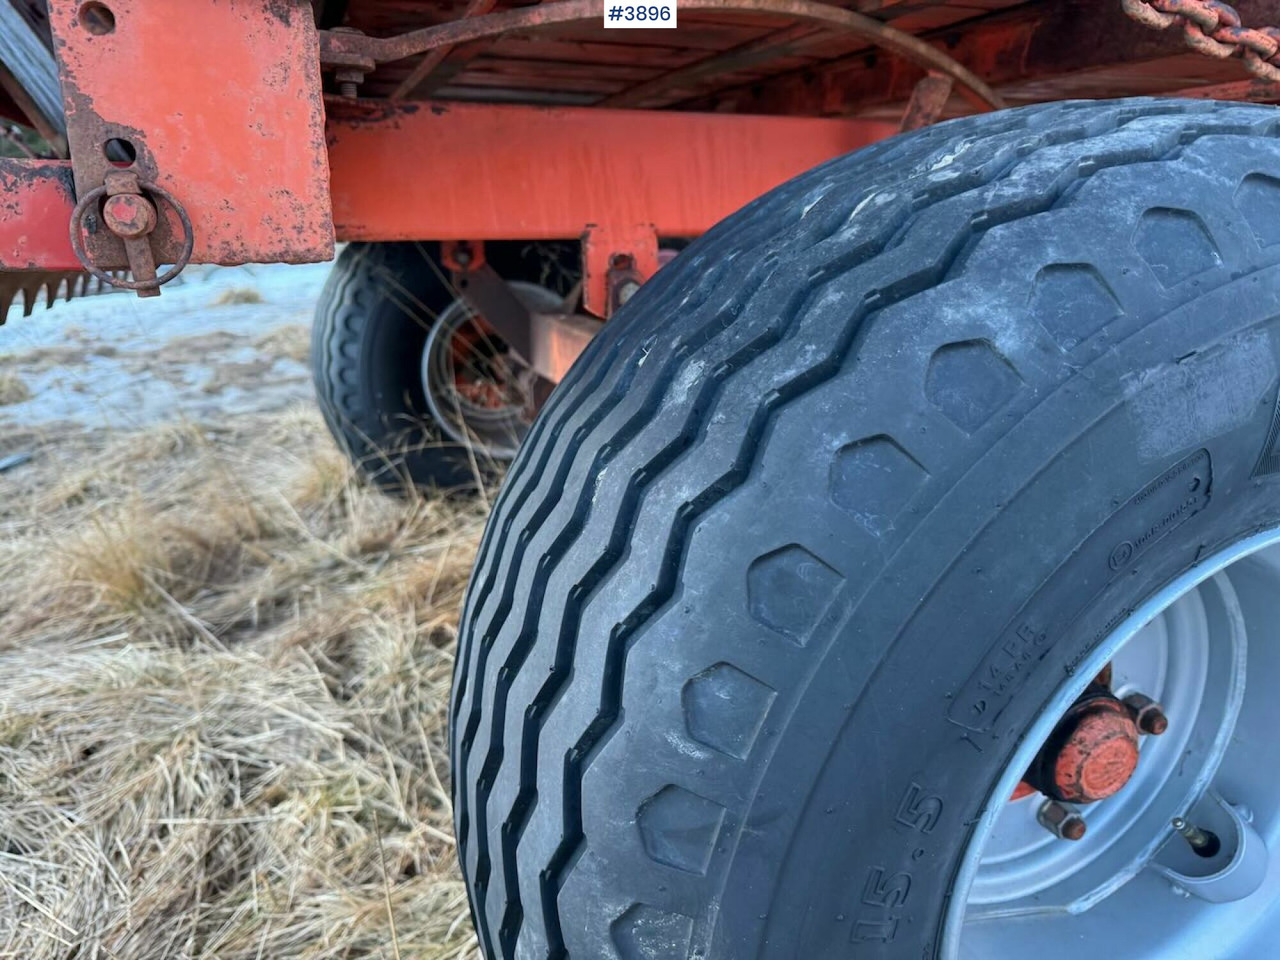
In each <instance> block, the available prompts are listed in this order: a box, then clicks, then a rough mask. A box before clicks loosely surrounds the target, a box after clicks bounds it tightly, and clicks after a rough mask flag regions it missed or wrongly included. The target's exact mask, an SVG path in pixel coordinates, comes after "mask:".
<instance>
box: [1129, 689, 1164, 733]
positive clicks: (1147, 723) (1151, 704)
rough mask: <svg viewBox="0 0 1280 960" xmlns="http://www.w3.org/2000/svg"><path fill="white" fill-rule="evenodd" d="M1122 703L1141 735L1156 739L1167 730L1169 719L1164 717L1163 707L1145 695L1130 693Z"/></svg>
mask: <svg viewBox="0 0 1280 960" xmlns="http://www.w3.org/2000/svg"><path fill="white" fill-rule="evenodd" d="M1124 703H1125V706H1126V707H1128V708H1129V712H1130V713H1131V714H1132V715H1133V722H1134V723H1136V724H1137V725H1138V729H1139V730H1141V731H1142V732H1143V733H1148V734H1150V735H1151V736H1153V737H1158V736H1160V734H1162V733H1164V732H1165V731H1166V730H1168V729H1169V718H1168V717H1167V716H1165V713H1164V707H1162V706H1160V704H1158V703H1156V701H1154V700H1152V699H1151V698H1150V697H1148V696H1146V695H1145V694H1141V693H1131V694H1129V696H1127V697H1125V698H1124Z"/></svg>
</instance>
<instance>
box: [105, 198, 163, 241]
mask: <svg viewBox="0 0 1280 960" xmlns="http://www.w3.org/2000/svg"><path fill="white" fill-rule="evenodd" d="M102 219H103V220H104V221H106V224H107V229H108V230H110V231H111V232H112V233H114V234H115V235H116V236H118V237H123V238H125V239H133V238H135V237H144V236H146V235H147V234H148V233H150V232H151V231H152V230H154V229H155V227H156V208H155V206H154V205H152V203H151V201H150V200H148V199H147V198H146V197H143V196H140V195H139V194H136V193H122V194H119V195H118V196H114V197H108V198H107V201H106V203H105V204H104V205H103V208H102Z"/></svg>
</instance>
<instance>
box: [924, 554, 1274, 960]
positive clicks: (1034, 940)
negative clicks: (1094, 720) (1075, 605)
mask: <svg viewBox="0 0 1280 960" xmlns="http://www.w3.org/2000/svg"><path fill="white" fill-rule="evenodd" d="M1109 662H1113V663H1114V665H1115V669H1116V681H1117V682H1116V692H1117V693H1118V694H1120V695H1123V694H1127V693H1129V692H1131V691H1132V690H1133V689H1134V688H1135V687H1136V686H1138V685H1143V686H1146V687H1147V689H1144V690H1142V692H1144V693H1149V694H1150V695H1151V696H1153V697H1155V698H1156V699H1161V697H1164V698H1166V702H1165V707H1166V712H1167V714H1168V715H1169V718H1170V726H1169V731H1168V732H1167V733H1166V734H1165V735H1164V736H1163V737H1145V738H1144V742H1143V745H1142V756H1141V759H1140V761H1139V766H1138V770H1137V772H1136V773H1135V774H1134V777H1133V779H1132V780H1131V781H1130V783H1129V784H1128V785H1127V786H1126V787H1125V788H1124V789H1123V790H1121V791H1120V793H1118V794H1116V795H1115V796H1114V797H1111V798H1109V799H1108V800H1105V801H1102V802H1101V803H1098V804H1093V805H1086V806H1084V807H1082V808H1081V810H1082V813H1083V814H1084V816H1085V818H1086V821H1087V822H1088V823H1089V832H1088V834H1086V836H1085V838H1084V839H1083V840H1081V841H1079V842H1078V843H1071V842H1069V841H1062V840H1057V839H1056V838H1054V837H1053V836H1052V835H1050V834H1049V833H1048V832H1047V831H1045V830H1044V828H1042V827H1040V826H1039V825H1038V824H1036V823H1035V822H1034V817H1035V810H1036V809H1037V808H1038V807H1039V805H1040V803H1042V802H1043V800H1044V798H1043V797H1040V796H1036V797H1029V798H1026V799H1023V800H1020V801H1016V802H1013V803H1010V802H1009V801H1008V798H1009V796H1010V795H1011V793H1012V792H1013V789H1014V787H1015V786H1016V785H1017V783H1018V781H1019V779H1020V778H1021V775H1022V771H1024V770H1025V769H1026V768H1027V766H1028V764H1029V763H1030V761H1031V759H1032V757H1033V756H1034V755H1035V753H1036V751H1037V750H1038V748H1039V745H1040V744H1041V743H1043V741H1044V740H1045V739H1046V737H1047V736H1048V735H1049V733H1050V731H1051V730H1052V729H1053V726H1054V724H1055V723H1056V721H1057V719H1058V718H1059V717H1060V716H1061V715H1062V714H1063V713H1064V712H1065V711H1066V709H1067V707H1069V706H1070V705H1071V703H1072V702H1073V701H1074V700H1075V698H1076V697H1077V696H1078V695H1079V694H1080V692H1081V691H1082V690H1083V689H1084V687H1085V686H1086V685H1087V684H1088V682H1089V679H1090V678H1091V677H1092V676H1093V675H1094V674H1096V673H1097V671H1098V670H1100V669H1101V668H1102V667H1103V666H1105V665H1106V664H1107V663H1109ZM1197 669H1199V670H1200V671H1201V672H1200V675H1199V682H1198V683H1197V682H1196V681H1197V676H1196V671H1197ZM1246 681H1247V682H1246ZM1278 688H1280V530H1272V531H1269V532H1267V533H1264V534H1259V535H1257V536H1254V537H1251V538H1249V539H1248V540H1245V541H1242V542H1241V543H1239V544H1237V545H1235V546H1233V547H1231V548H1229V549H1227V550H1224V551H1222V552H1221V553H1219V554H1218V555H1216V556H1215V557H1213V558H1211V559H1209V560H1207V561H1205V562H1203V563H1202V564H1201V565H1199V566H1197V567H1196V568H1195V569H1194V570H1192V571H1189V572H1188V573H1187V574H1186V575H1184V576H1183V577H1180V578H1178V579H1177V580H1176V581H1174V582H1173V583H1171V584H1170V585H1169V586H1168V587H1167V588H1165V589H1164V590H1162V591H1160V592H1159V593H1158V594H1157V595H1156V596H1154V597H1152V598H1151V599H1150V600H1149V601H1148V602H1147V603H1146V604H1144V605H1143V606H1142V608H1141V609H1139V610H1138V611H1136V612H1135V613H1134V614H1133V615H1132V616H1131V617H1129V618H1128V619H1127V620H1126V621H1125V622H1124V623H1122V624H1121V625H1120V626H1119V627H1118V628H1117V629H1116V630H1115V631H1114V632H1113V633H1112V634H1111V635H1110V636H1108V637H1107V639H1106V640H1104V641H1103V642H1102V643H1101V644H1099V646H1098V647H1097V649H1096V650H1095V651H1094V652H1093V653H1092V654H1091V655H1090V657H1089V658H1088V659H1087V660H1086V661H1085V662H1083V663H1081V664H1080V665H1079V666H1078V669H1077V670H1076V672H1075V675H1074V678H1073V679H1071V680H1069V681H1068V682H1067V683H1064V685H1063V686H1062V687H1061V688H1060V689H1059V690H1058V691H1057V693H1056V694H1055V695H1054V697H1052V698H1051V699H1050V701H1049V702H1048V703H1047V704H1046V706H1045V707H1044V709H1043V711H1042V712H1041V714H1040V715H1039V717H1038V718H1037V720H1036V721H1035V723H1034V724H1033V725H1032V727H1031V729H1030V730H1029V731H1028V733H1027V736H1026V737H1025V738H1024V740H1023V742H1022V744H1021V745H1020V747H1019V749H1018V751H1017V753H1015V755H1014V757H1013V760H1012V761H1011V763H1010V764H1009V767H1008V768H1007V769H1006V771H1005V773H1004V774H1003V775H1002V777H1001V779H1000V781H999V783H998V784H997V786H996V789H995V791H994V792H993V793H992V797H991V799H990V800H989V802H988V805H987V807H986V809H985V810H984V812H983V815H982V817H981V819H980V821H979V823H978V825H977V827H976V829H975V831H974V833H973V836H972V838H971V839H970V841H969V844H968V848H967V850H966V853H965V856H964V858H963V860H962V864H961V869H960V872H959V873H958V875H957V881H956V887H955V892H956V895H955V896H954V897H953V898H952V901H951V906H950V908H949V910H948V914H947V918H946V922H945V927H944V940H943V942H944V948H943V952H942V955H943V956H944V957H945V958H947V960H971V958H973V960H976V958H979V957H982V958H989V957H995V956H1001V957H1003V956H1016V955H1019V954H1020V953H1023V952H1028V951H1032V950H1034V952H1035V953H1036V955H1037V957H1038V960H1058V958H1059V957H1062V958H1066V957H1072V958H1075V957H1078V956H1080V955H1081V954H1082V953H1086V954H1087V953H1088V952H1090V951H1091V950H1096V951H1104V950H1105V951H1106V952H1107V954H1108V955H1122V956H1126V957H1130V958H1134V960H1139V958H1150V960H1155V958H1166V960H1167V958H1170V957H1174V956H1205V957H1211V956H1217V957H1222V956H1232V957H1251V956H1255V955H1256V956H1263V955H1267V954H1266V953H1265V952H1263V953H1257V952H1256V951H1257V950H1259V949H1261V946H1260V945H1261V944H1264V943H1269V942H1270V940H1271V939H1273V938H1272V937H1270V936H1269V934H1271V933H1273V932H1275V931H1276V930H1277V928H1280V878H1277V877H1275V876H1274V875H1275V874H1277V873H1280V857H1277V856H1276V854H1280V787H1278V786H1277V785H1276V784H1275V783H1274V782H1273V781H1274V780H1275V776H1274V771H1275V770H1276V769H1280V766H1277V765H1280V745H1278V746H1277V747H1276V748H1274V749H1273V750H1271V751H1270V753H1269V755H1268V756H1265V757H1264V756H1263V755H1262V754H1260V753H1259V749H1260V747H1259V742H1261V743H1262V747H1261V750H1262V751H1263V753H1267V749H1268V748H1267V747H1266V744H1265V741H1266V740H1267V739H1268V737H1267V735H1266V734H1267V731H1268V730H1270V731H1274V730H1276V729H1280V698H1276V697H1275V696H1274V695H1269V694H1268V691H1274V690H1275V689H1278ZM1270 739H1272V740H1275V739H1276V738H1275V737H1270ZM1223 800H1225V801H1226V803H1222V802H1221V801H1223ZM1219 808H1222V809H1223V810H1225V811H1227V812H1228V813H1230V814H1231V815H1232V816H1233V817H1234V818H1235V819H1236V820H1240V821H1248V820H1251V824H1246V825H1245V826H1244V827H1243V829H1244V830H1246V831H1248V832H1249V834H1250V835H1251V836H1256V837H1257V841H1250V842H1251V843H1253V848H1252V849H1251V854H1253V853H1256V850H1257V848H1258V847H1259V845H1260V844H1261V845H1262V846H1264V847H1265V850H1264V851H1263V852H1262V853H1257V854H1256V856H1253V857H1252V859H1253V861H1254V862H1255V863H1256V861H1257V858H1258V857H1265V861H1266V866H1265V868H1264V867H1259V869H1266V870H1267V874H1268V877H1269V878H1270V879H1269V880H1267V881H1264V882H1263V883H1262V885H1261V887H1260V888H1259V889H1258V890H1257V891H1256V892H1254V893H1252V894H1250V895H1248V896H1243V897H1241V898H1239V899H1233V900H1231V901H1230V902H1226V903H1211V902H1209V901H1207V900H1205V899H1203V898H1202V895H1192V894H1190V893H1188V891H1187V890H1186V889H1185V888H1186V887H1187V886H1191V884H1186V883H1181V882H1179V881H1180V879H1181V877H1180V874H1179V870H1181V869H1184V868H1186V865H1185V863H1184V862H1183V859H1180V858H1185V857H1186V856H1187V855H1188V851H1189V848H1188V847H1187V845H1186V842H1185V841H1184V840H1183V839H1182V838H1181V837H1178V836H1176V835H1174V833H1173V830H1172V828H1171V827H1170V826H1169V819H1170V818H1171V817H1173V816H1179V815H1183V814H1187V813H1188V811H1190V812H1191V814H1192V816H1191V817H1190V819H1193V820H1194V819H1195V818H1196V817H1199V818H1201V819H1204V818H1206V817H1210V816H1216V815H1217V814H1216V813H1215V811H1218V809H1219ZM1241 814H1243V816H1241ZM1011 827H1012V829H1011ZM1222 829H1223V832H1230V829H1229V828H1228V827H1225V826H1224V827H1223V828H1222ZM1037 831H1038V832H1037ZM1255 831H1256V833H1255ZM1242 837H1243V834H1242V835H1241V837H1240V838H1236V839H1237V840H1238V839H1241V838H1242ZM1229 842H1231V843H1233V844H1234V843H1235V840H1231V841H1229ZM1230 854H1231V851H1230V850H1228V851H1224V853H1223V855H1222V857H1221V858H1219V859H1218V860H1215V861H1213V862H1210V861H1202V862H1203V863H1204V864H1205V867H1204V869H1205V870H1206V871H1210V872H1212V875H1213V877H1215V878H1217V877H1219V876H1227V875H1229V874H1230V872H1231V870H1237V868H1238V867H1239V865H1238V864H1232V861H1231V856H1230ZM1242 856H1243V854H1241V855H1240V856H1238V857H1237V859H1240V857H1242ZM1224 866H1229V867H1230V869H1228V870H1223V871H1221V872H1219V871H1220V868H1221V867H1224ZM1193 868H1195V869H1198V868H1197V867H1195V865H1194V864H1193ZM1214 882H1218V881H1217V880H1215V881H1214ZM1196 889H1199V888H1196ZM1251 951H1253V952H1251Z"/></svg>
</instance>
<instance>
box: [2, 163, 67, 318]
mask: <svg viewBox="0 0 1280 960" xmlns="http://www.w3.org/2000/svg"><path fill="white" fill-rule="evenodd" d="M73 206H75V199H74V198H73V195H72V186H71V164H69V163H67V162H66V161H65V160H7V159H0V265H3V267H4V268H5V269H6V270H79V269H80V262H79V261H78V260H76V255H75V254H74V253H72V252H71V241H70V239H69V238H68V235H67V224H68V222H69V221H70V219H71V208H72V207H73ZM2 320H3V314H0V321H2Z"/></svg>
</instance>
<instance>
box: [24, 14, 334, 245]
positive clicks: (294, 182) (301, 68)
mask: <svg viewBox="0 0 1280 960" xmlns="http://www.w3.org/2000/svg"><path fill="white" fill-rule="evenodd" d="M102 7H103V5H101V4H97V5H90V4H82V3H81V2H80V0H50V2H49V24H50V26H51V28H52V31H53V40H54V52H55V54H56V56H57V59H58V65H59V72H60V74H61V78H62V91H63V100H64V106H65V109H66V116H67V139H68V142H69V144H70V147H71V159H72V164H73V166H74V170H75V174H76V191H77V194H78V195H79V196H84V195H85V194H86V193H87V192H88V191H90V190H92V189H94V188H96V187H100V186H102V184H103V178H104V176H105V174H106V173H108V172H109V171H111V170H112V169H115V165H114V164H113V158H112V157H109V156H108V154H107V143H108V141H110V140H112V139H116V140H120V141H127V142H128V144H129V145H130V147H131V148H132V150H133V151H134V152H135V153H136V160H135V161H134V162H133V165H132V167H131V169H132V170H133V171H134V172H136V173H137V174H138V176H139V178H140V179H141V180H144V181H149V182H153V183H155V184H157V185H158V186H160V187H161V188H163V189H165V190H167V191H168V192H169V193H171V194H172V195H173V196H174V197H175V198H176V199H177V200H178V202H180V203H181V204H182V205H183V206H184V207H185V208H186V210H187V212H188V213H189V215H190V217H191V220H192V223H193V225H194V232H195V256H194V257H193V259H194V260H196V261H197V262H214V263H244V262H249V261H254V260H258V261H274V260H288V261H307V260H327V259H329V258H330V257H331V256H333V227H332V223H331V222H330V219H329V190H328V186H329V184H328V169H327V165H326V153H325V149H324V106H323V102H322V99H321V94H320V66H319V63H318V62H317V60H316V51H317V44H318V40H317V35H316V27H315V20H314V17H313V15H312V11H311V5H310V4H308V3H285V2H276V3H263V2H262V0H182V2H181V3H158V2H156V0H111V2H110V3H109V4H108V5H107V7H109V9H110V16H106V15H104V14H101V13H98V15H96V16H91V14H93V13H94V12H95V11H96V10H98V8H102ZM104 9H105V8H104ZM118 157H119V154H118V153H117V154H116V155H115V158H116V160H117V162H118ZM167 220H168V217H167V216H162V222H161V223H160V225H159V226H158V227H157V230H156V233H155V234H153V237H152V240H153V244H154V245H155V246H156V252H157V256H156V259H157V260H158V261H161V262H164V261H166V260H168V261H170V262H172V259H173V258H174V257H175V256H176V254H177V252H178V250H179V249H180V240H181V237H180V231H176V230H174V229H173V228H172V224H170V223H167V222H166V221H167ZM174 222H175V223H176V221H174ZM60 229H65V225H63V227H60ZM89 248H90V254H91V255H92V256H93V259H94V262H95V263H96V264H97V265H98V266H100V267H103V268H116V267H122V266H124V265H125V264H126V263H127V259H126V258H125V256H124V248H123V245H122V244H121V243H120V241H119V240H118V239H117V238H115V237H114V236H112V235H111V234H110V233H109V232H108V231H105V230H101V231H98V232H97V233H96V235H94V236H91V237H89Z"/></svg>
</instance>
